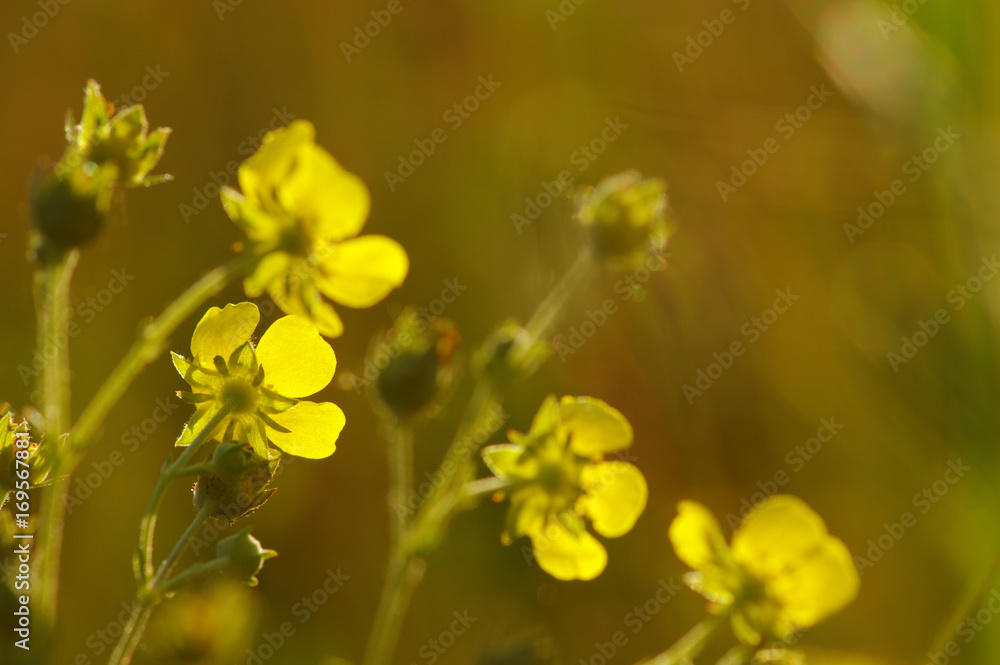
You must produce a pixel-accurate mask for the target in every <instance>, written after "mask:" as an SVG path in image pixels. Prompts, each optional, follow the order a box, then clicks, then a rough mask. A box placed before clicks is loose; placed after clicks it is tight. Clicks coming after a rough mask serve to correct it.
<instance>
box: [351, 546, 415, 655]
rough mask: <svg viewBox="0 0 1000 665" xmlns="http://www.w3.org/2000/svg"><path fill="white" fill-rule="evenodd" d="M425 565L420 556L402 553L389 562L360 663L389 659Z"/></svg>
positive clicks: (394, 648) (397, 640)
mask: <svg viewBox="0 0 1000 665" xmlns="http://www.w3.org/2000/svg"><path fill="white" fill-rule="evenodd" d="M426 568H427V564H426V562H425V561H424V560H423V559H417V558H412V557H409V556H405V555H404V556H403V557H401V558H398V559H396V560H392V561H390V563H389V574H388V576H387V578H386V581H385V586H384V587H382V595H381V597H380V598H379V603H378V611H377V612H376V614H375V622H374V623H373V624H372V630H371V633H370V634H369V636H368V644H367V646H366V647H365V658H364V661H363V663H362V665H388V664H389V663H390V662H391V660H392V654H393V652H394V651H395V650H396V644H397V642H399V633H400V631H401V630H402V628H403V619H405V618H406V611H407V609H408V608H409V606H410V600H411V599H412V598H413V593H414V592H415V591H416V590H417V585H419V584H420V580H421V579H423V576H424V571H425V570H426Z"/></svg>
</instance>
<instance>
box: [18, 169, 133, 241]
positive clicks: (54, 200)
mask: <svg viewBox="0 0 1000 665" xmlns="http://www.w3.org/2000/svg"><path fill="white" fill-rule="evenodd" d="M117 177H118V167H117V166H116V165H114V164H103V165H100V166H98V165H96V164H93V163H91V162H87V163H86V165H85V166H84V167H81V168H77V169H73V170H71V171H69V172H67V173H66V174H65V175H59V174H58V172H57V171H53V170H51V169H42V168H39V169H38V170H36V172H35V182H34V185H33V192H32V196H31V210H32V216H33V218H34V222H35V228H37V229H38V231H39V233H41V236H42V239H43V243H42V248H41V249H40V250H39V255H40V257H43V258H44V257H45V256H46V254H45V252H46V251H51V250H55V251H56V252H64V251H66V250H68V249H72V248H73V247H79V246H81V245H84V244H86V243H87V242H89V241H91V240H92V239H93V238H94V237H96V236H97V232H98V231H99V230H100V228H101V226H102V224H103V222H104V220H105V219H106V218H107V216H108V212H109V211H110V210H111V197H112V195H113V194H114V184H115V180H116V179H117Z"/></svg>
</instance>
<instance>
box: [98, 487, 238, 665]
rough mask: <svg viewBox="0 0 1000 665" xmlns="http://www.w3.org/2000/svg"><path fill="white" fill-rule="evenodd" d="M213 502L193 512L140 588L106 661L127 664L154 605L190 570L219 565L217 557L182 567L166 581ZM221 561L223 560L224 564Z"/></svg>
mask: <svg viewBox="0 0 1000 665" xmlns="http://www.w3.org/2000/svg"><path fill="white" fill-rule="evenodd" d="M215 507H216V504H215V503H214V502H210V503H208V504H205V505H204V506H203V507H202V508H201V510H199V511H198V514H197V515H195V517H194V519H193V520H191V524H189V525H188V528H187V529H185V530H184V533H183V534H181V537H180V538H179V539H178V540H177V542H176V543H175V544H174V547H173V549H172V550H171V551H170V554H169V555H168V556H167V558H166V559H164V560H163V563H162V564H161V565H160V567H159V569H158V570H157V571H156V574H155V575H154V576H153V578H152V580H151V581H150V582H149V584H148V585H147V586H146V587H145V588H143V589H141V590H140V592H139V597H138V599H137V601H136V607H135V610H134V611H133V613H132V616H130V617H129V620H128V622H127V623H126V624H125V627H124V628H123V629H122V634H121V635H120V636H119V638H118V643H117V645H115V649H114V651H112V652H111V658H110V659H109V660H108V665H128V663H130V662H131V661H132V656H133V655H134V654H135V650H136V649H137V648H138V647H139V644H140V643H141V642H142V635H143V633H144V631H145V630H146V622H147V621H148V620H149V616H150V615H151V614H152V612H153V608H154V607H156V606H157V605H159V604H160V601H161V600H162V599H163V598H165V597H166V595H167V594H168V593H170V591H172V590H174V589H176V588H179V587H180V586H181V584H183V582H185V581H187V580H189V579H191V578H192V577H194V576H195V575H194V574H192V571H196V573H197V574H205V573H206V572H208V571H207V570H206V567H207V566H209V565H211V566H212V567H211V570H216V569H219V568H221V567H222V566H221V564H219V563H218V562H217V561H218V560H216V561H211V562H209V563H208V564H200V565H195V566H192V567H191V568H189V569H188V570H186V571H184V572H183V573H181V574H180V575H177V576H176V577H174V578H173V579H171V580H170V581H169V583H167V582H166V580H167V578H168V577H169V575H170V571H171V570H172V569H173V567H174V565H176V563H177V560H178V559H179V558H180V556H181V555H182V554H183V553H184V550H186V549H187V546H188V544H190V542H191V537H192V536H193V535H194V532H195V531H196V530H197V529H198V527H200V526H201V525H202V524H204V523H205V520H207V519H208V518H209V516H210V515H211V514H212V512H213V511H214V510H215ZM225 563H226V562H225V561H222V564H225Z"/></svg>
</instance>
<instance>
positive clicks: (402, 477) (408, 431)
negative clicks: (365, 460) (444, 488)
mask: <svg viewBox="0 0 1000 665" xmlns="http://www.w3.org/2000/svg"><path fill="white" fill-rule="evenodd" d="M388 444H389V445H388V452H389V525H390V526H389V533H390V541H391V542H390V552H391V553H390V558H395V557H396V556H397V555H398V554H401V553H402V550H403V546H404V541H405V539H406V533H407V528H408V526H409V523H408V522H409V521H408V519H407V517H406V512H405V510H401V508H403V507H405V506H406V497H407V496H409V492H410V489H412V487H413V428H412V427H411V426H410V425H406V424H402V423H396V424H395V425H394V426H393V430H392V433H391V434H390V435H389V436H388Z"/></svg>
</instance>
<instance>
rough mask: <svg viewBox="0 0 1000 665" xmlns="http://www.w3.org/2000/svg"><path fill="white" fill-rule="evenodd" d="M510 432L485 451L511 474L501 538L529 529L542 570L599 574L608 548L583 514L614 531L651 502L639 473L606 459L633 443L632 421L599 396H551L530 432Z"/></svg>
mask: <svg viewBox="0 0 1000 665" xmlns="http://www.w3.org/2000/svg"><path fill="white" fill-rule="evenodd" d="M508 435H509V436H510V437H511V441H512V443H506V444H500V445H495V446H487V447H486V448H484V449H483V451H482V455H483V459H484V460H485V461H486V465H487V466H488V467H489V468H490V470H491V471H492V472H493V474H494V475H495V476H497V477H498V478H502V479H505V480H508V481H509V485H508V487H507V490H506V492H507V493H508V494H509V495H510V511H509V512H508V514H507V527H506V531H505V533H504V534H503V540H504V542H507V543H509V542H510V541H511V539H513V538H519V537H521V536H528V538H530V539H531V545H532V550H533V552H534V556H535V560H536V561H538V565H539V566H541V568H542V569H543V570H544V571H545V572H547V573H549V574H550V575H552V576H553V577H555V578H557V579H561V580H575V579H579V580H590V579H594V578H595V577H597V576H598V575H600V574H601V572H602V571H603V570H604V568H605V566H606V565H607V562H608V554H607V551H606V550H605V549H604V546H603V545H601V543H600V542H599V541H598V540H597V539H596V538H594V537H593V536H592V535H590V533H589V532H588V531H587V529H586V524H585V522H584V519H583V518H585V517H586V518H589V519H590V522H591V524H592V525H593V528H594V531H596V532H597V533H599V534H600V535H602V536H605V537H607V538H617V537H619V536H622V535H624V534H626V533H628V532H629V530H631V529H632V526H633V525H634V524H635V522H636V520H637V519H638V518H639V515H641V514H642V511H643V509H644V508H645V507H646V497H647V494H648V489H647V487H646V479H645V478H643V476H642V473H641V472H640V471H639V470H638V469H637V468H635V467H634V466H632V465H631V464H628V463H626V462H620V461H605V460H604V455H605V453H612V452H615V451H619V450H624V449H625V448H628V447H629V446H630V445H632V426H631V425H630V424H629V422H628V421H627V420H626V419H625V418H624V417H623V416H622V415H621V414H620V413H619V412H618V411H616V410H615V409H613V408H611V407H610V406H608V405H607V404H605V403H604V402H602V401H601V400H598V399H594V398H592V397H563V398H562V399H561V400H558V401H557V400H556V398H555V397H554V396H550V397H548V398H547V399H546V400H545V402H544V403H543V404H542V407H541V408H540V409H539V411H538V414H537V415H536V416H535V419H534V421H533V422H532V424H531V429H530V430H529V431H528V433H527V434H518V433H517V432H509V433H508Z"/></svg>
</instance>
